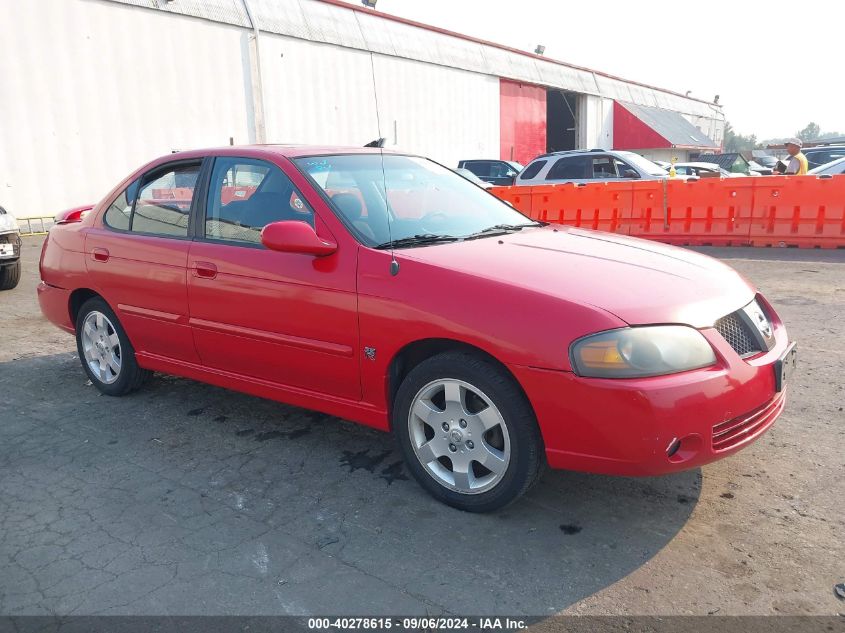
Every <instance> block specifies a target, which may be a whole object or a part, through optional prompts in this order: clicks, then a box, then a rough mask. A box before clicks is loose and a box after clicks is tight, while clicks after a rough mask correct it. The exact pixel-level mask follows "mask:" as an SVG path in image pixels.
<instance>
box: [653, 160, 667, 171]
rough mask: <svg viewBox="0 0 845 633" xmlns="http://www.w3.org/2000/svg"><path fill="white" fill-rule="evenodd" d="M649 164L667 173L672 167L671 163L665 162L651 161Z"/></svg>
mask: <svg viewBox="0 0 845 633" xmlns="http://www.w3.org/2000/svg"><path fill="white" fill-rule="evenodd" d="M651 162H653V163H654V164H655V165H660V166H661V167H662V168H663V169H665V170H666V171H669V168H670V167H672V163H670V162H669V161H666V160H653V161H651Z"/></svg>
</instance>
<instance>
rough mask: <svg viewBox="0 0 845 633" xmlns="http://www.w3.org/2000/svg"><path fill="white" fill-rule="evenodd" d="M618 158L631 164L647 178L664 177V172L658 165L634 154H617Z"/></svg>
mask: <svg viewBox="0 0 845 633" xmlns="http://www.w3.org/2000/svg"><path fill="white" fill-rule="evenodd" d="M618 153H619V156H621V157H622V158H623V159H625V160H626V161H627V162H629V163H631V164H632V165H633V166H634V167H636V168H637V169H639V170H640V171H643V172H645V173H647V174H648V175H649V176H666V170H665V169H663V168H662V167H661V166H660V165H658V164H656V163H652V162H651V161H650V160H648V159H647V158H643V157H642V156H640V155H639V154H634V152H618Z"/></svg>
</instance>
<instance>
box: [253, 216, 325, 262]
mask: <svg viewBox="0 0 845 633" xmlns="http://www.w3.org/2000/svg"><path fill="white" fill-rule="evenodd" d="M261 243H262V244H263V245H264V246H266V247H267V248H269V249H270V250H272V251H279V252H282V253H304V254H307V255H315V256H316V257H325V256H326V255H331V254H332V253H334V252H335V251H336V250H337V244H335V243H334V242H332V241H329V240H324V239H322V238H320V236H318V235H317V232H316V231H315V230H314V228H313V227H312V226H311V225H310V224H308V223H307V222H301V221H299V220H282V221H280V222H271V223H270V224H268V225H267V226H265V227H264V228H263V229H261Z"/></svg>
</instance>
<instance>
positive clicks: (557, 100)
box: [546, 89, 580, 152]
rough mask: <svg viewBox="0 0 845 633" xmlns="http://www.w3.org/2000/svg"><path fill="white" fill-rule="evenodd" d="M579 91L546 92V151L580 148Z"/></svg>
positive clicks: (551, 90) (550, 90)
mask: <svg viewBox="0 0 845 633" xmlns="http://www.w3.org/2000/svg"><path fill="white" fill-rule="evenodd" d="M579 96H580V95H579V94H578V93H577V92H566V91H564V90H554V89H549V90H548V92H547V94H546V151H548V152H560V151H564V150H569V149H578V101H579V99H578V97H579Z"/></svg>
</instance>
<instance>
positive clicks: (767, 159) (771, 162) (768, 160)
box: [754, 156, 778, 169]
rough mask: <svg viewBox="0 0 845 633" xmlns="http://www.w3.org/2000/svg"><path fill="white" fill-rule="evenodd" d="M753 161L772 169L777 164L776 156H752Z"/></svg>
mask: <svg viewBox="0 0 845 633" xmlns="http://www.w3.org/2000/svg"><path fill="white" fill-rule="evenodd" d="M754 162H756V163H759V164H760V165H762V166H763V167H766V168H768V169H772V168H774V166H775V165H777V164H778V159H777V156H757V157H755V158H754Z"/></svg>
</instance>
